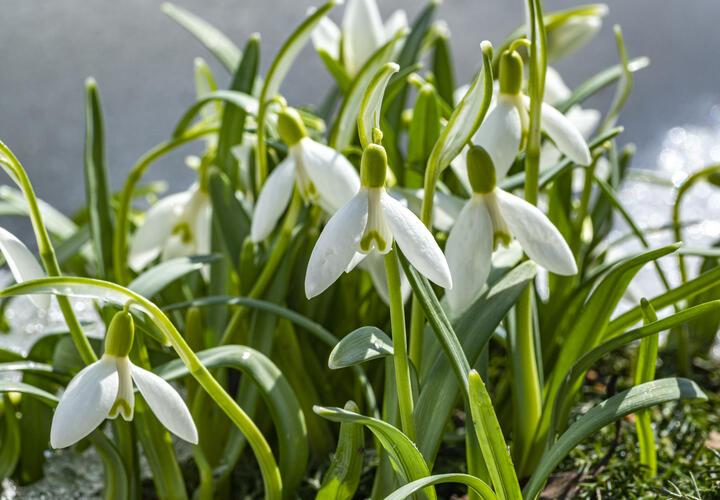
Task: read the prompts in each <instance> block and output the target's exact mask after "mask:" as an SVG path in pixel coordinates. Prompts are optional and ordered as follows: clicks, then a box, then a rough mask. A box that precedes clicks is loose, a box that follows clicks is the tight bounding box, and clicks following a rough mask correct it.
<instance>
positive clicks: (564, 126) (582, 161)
mask: <svg viewBox="0 0 720 500" xmlns="http://www.w3.org/2000/svg"><path fill="white" fill-rule="evenodd" d="M523 101H524V103H525V106H530V99H529V98H528V97H527V96H523ZM540 121H541V125H542V129H543V130H544V131H545V133H546V134H547V135H548V137H550V139H552V141H553V142H554V143H555V146H556V147H557V148H558V149H559V150H560V152H561V153H562V154H564V155H565V156H567V157H568V158H570V159H571V160H572V161H574V162H575V163H577V164H579V165H590V162H591V158H590V149H588V145H587V143H586V142H585V139H584V138H583V136H582V134H581V133H580V131H579V130H578V129H577V128H576V127H575V125H573V124H572V122H571V121H570V120H569V119H568V118H567V117H566V116H565V115H564V114H562V113H561V112H560V111H558V110H557V109H555V108H553V107H552V106H550V105H549V104H546V103H543V105H542V117H541V119H540Z"/></svg>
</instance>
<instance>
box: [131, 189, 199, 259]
mask: <svg viewBox="0 0 720 500" xmlns="http://www.w3.org/2000/svg"><path fill="white" fill-rule="evenodd" d="M192 194H193V193H192V191H183V192H181V193H176V194H172V195H170V196H166V197H165V198H163V199H161V200H159V201H158V202H157V203H155V204H154V205H153V206H152V207H150V209H149V210H148V211H147V213H146V214H145V220H144V221H143V223H142V224H141V225H140V227H139V228H138V229H137V231H135V234H134V235H133V239H132V241H131V242H130V252H129V255H128V264H129V265H130V267H131V268H132V269H133V270H134V271H136V272H139V271H141V270H143V269H144V268H145V266H147V265H148V264H150V263H151V262H152V261H153V260H155V259H156V258H157V256H158V255H160V252H161V250H162V248H163V246H164V244H165V242H166V241H167V239H168V237H169V236H170V235H171V234H172V230H173V227H174V226H175V222H176V220H177V217H178V216H179V215H180V214H181V213H182V211H183V208H184V207H185V205H186V204H187V203H188V201H189V200H190V198H191V196H192Z"/></svg>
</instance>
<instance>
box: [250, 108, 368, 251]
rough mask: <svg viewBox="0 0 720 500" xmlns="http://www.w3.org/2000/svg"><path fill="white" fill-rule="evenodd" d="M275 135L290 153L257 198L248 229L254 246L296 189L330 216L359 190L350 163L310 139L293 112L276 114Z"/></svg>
mask: <svg viewBox="0 0 720 500" xmlns="http://www.w3.org/2000/svg"><path fill="white" fill-rule="evenodd" d="M278 132H279V134H280V138H281V139H282V140H283V142H285V144H287V146H288V149H289V152H288V155H287V157H286V158H285V159H284V160H283V161H281V162H280V163H279V164H278V165H277V166H276V167H275V169H274V170H273V171H272V172H271V174H270V176H268V178H267V181H266V182H265V185H264V186H263V188H262V191H260V195H259V196H258V200H257V203H256V205H255V212H254V214H253V219H252V224H251V227H250V238H251V239H252V241H254V242H260V241H262V240H264V239H265V238H267V237H268V235H269V234H270V233H271V232H272V230H273V228H274V227H275V225H276V224H277V221H278V220H279V219H280V216H281V215H282V214H283V212H285V209H286V208H287V206H288V204H289V203H290V198H291V197H292V193H293V189H294V187H295V186H297V188H298V191H299V192H300V195H301V196H302V197H303V199H304V200H305V201H307V202H312V203H316V204H318V205H320V206H321V207H322V208H323V209H324V210H325V211H327V212H329V213H335V212H336V211H337V210H338V209H339V208H340V207H342V206H343V205H344V204H345V203H347V201H348V200H350V198H352V197H353V195H355V193H357V191H358V189H359V188H360V179H359V178H358V174H357V172H356V171H355V168H354V167H353V165H352V163H350V161H348V159H347V158H345V157H344V156H343V155H342V154H341V153H339V152H338V151H335V150H334V149H332V148H330V147H328V146H325V145H324V144H320V143H319V142H316V141H314V140H312V139H311V138H309V137H308V135H307V131H306V130H305V126H304V125H303V122H302V119H301V118H300V115H299V114H298V112H297V111H296V110H294V109H292V108H288V107H285V108H284V109H282V110H281V111H280V112H279V113H278Z"/></svg>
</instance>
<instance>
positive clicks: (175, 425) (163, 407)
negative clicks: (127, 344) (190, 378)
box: [130, 363, 198, 444]
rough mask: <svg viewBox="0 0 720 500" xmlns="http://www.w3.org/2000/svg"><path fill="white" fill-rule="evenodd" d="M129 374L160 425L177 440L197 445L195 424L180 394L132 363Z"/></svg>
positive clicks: (160, 378) (159, 378)
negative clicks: (177, 438)
mask: <svg viewBox="0 0 720 500" xmlns="http://www.w3.org/2000/svg"><path fill="white" fill-rule="evenodd" d="M130 373H131V374H132V378H133V381H134V382H135V385H137V388H138V389H139V390H140V394H142V396H143V398H145V401H146V402H147V404H148V406H149V407H150V409H151V410H152V412H153V413H154V414H155V416H156V417H157V419H158V420H159V421H160V423H161V424H163V425H164V426H165V427H166V428H167V429H168V430H169V431H170V432H172V433H173V434H175V435H176V436H178V437H179V438H181V439H184V440H185V441H188V442H190V443H193V444H197V442H198V433H197V428H196V427H195V422H194V421H193V419H192V415H190V410H188V407H187V405H186V404H185V401H183V399H182V398H181V397H180V394H178V393H177V391H176V390H175V389H174V388H173V387H172V386H171V385H170V384H168V383H167V382H165V380H163V379H162V377H159V376H157V375H155V374H154V373H152V372H149V371H147V370H145V369H143V368H140V367H139V366H136V365H134V364H132V363H130Z"/></svg>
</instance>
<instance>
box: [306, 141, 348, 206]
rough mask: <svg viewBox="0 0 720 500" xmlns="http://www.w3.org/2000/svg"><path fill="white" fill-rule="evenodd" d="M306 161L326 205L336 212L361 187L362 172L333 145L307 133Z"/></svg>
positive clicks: (310, 175) (314, 183)
mask: <svg viewBox="0 0 720 500" xmlns="http://www.w3.org/2000/svg"><path fill="white" fill-rule="evenodd" d="M299 146H300V149H299V151H300V154H301V155H302V165H303V168H304V169H305V171H306V172H307V174H308V177H310V180H311V181H312V183H313V185H314V186H315V189H316V190H317V192H318V194H319V195H320V198H321V199H322V200H323V201H324V203H323V205H324V206H326V207H328V208H331V209H332V210H331V211H330V212H331V213H333V212H336V211H337V210H339V209H340V207H342V206H343V205H345V204H346V203H347V202H348V201H350V199H351V198H352V197H353V196H355V194H356V193H357V192H358V191H359V190H360V176H359V175H358V173H357V171H356V170H355V167H353V165H352V163H350V161H349V160H348V159H347V158H345V157H344V156H343V155H342V154H341V153H339V152H338V151H336V150H334V149H333V148H331V147H328V146H325V145H324V144H320V143H319V142H315V141H313V140H312V139H310V138H308V137H306V138H304V139H302V141H301V142H300V144H299Z"/></svg>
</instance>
